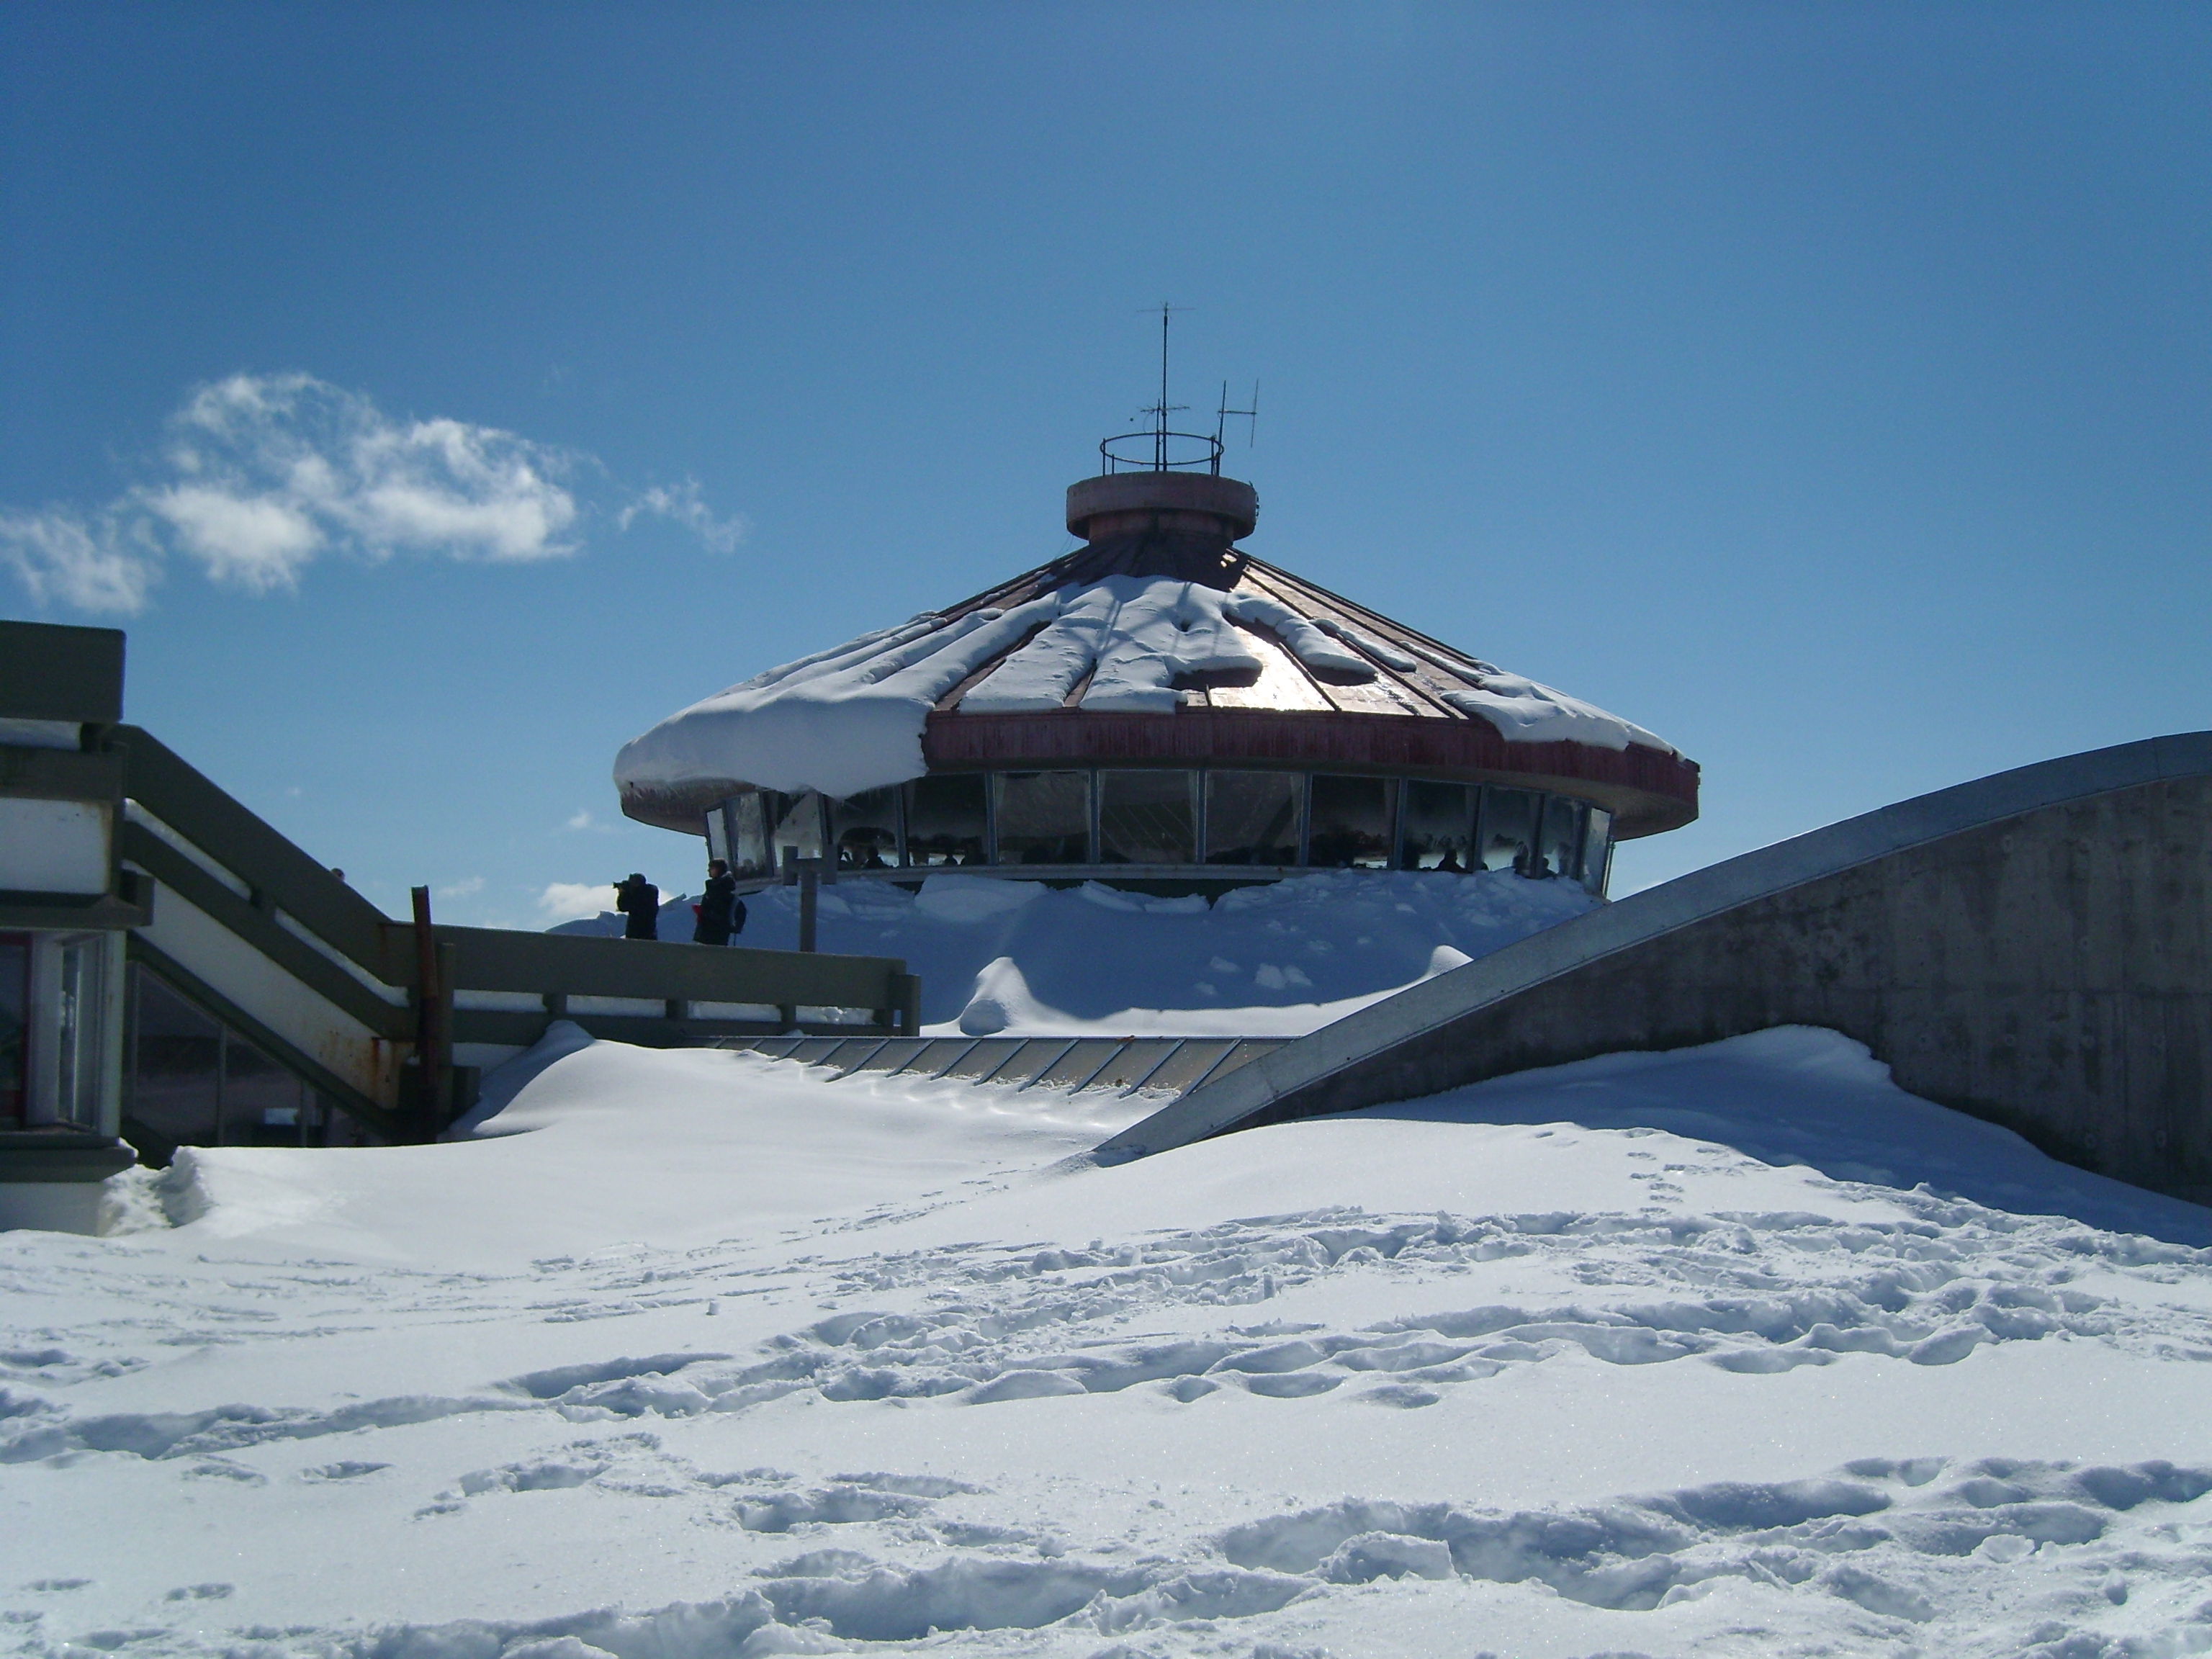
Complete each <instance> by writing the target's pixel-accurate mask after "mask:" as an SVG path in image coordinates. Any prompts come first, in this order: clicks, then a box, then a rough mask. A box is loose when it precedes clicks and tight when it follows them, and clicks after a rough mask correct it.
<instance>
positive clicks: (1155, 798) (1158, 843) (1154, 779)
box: [1098, 769, 1198, 864]
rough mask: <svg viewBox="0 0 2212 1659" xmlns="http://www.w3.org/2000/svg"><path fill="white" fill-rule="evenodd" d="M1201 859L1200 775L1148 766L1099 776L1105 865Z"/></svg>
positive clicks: (1101, 852)
mask: <svg viewBox="0 0 2212 1659" xmlns="http://www.w3.org/2000/svg"><path fill="white" fill-rule="evenodd" d="M1197 860H1198V775H1197V774H1195V773H1193V772H1170V771H1161V770H1158V769H1148V770H1145V771H1127V772H1101V773H1100V774H1099V775H1098V861H1099V862H1100V863H1101V864H1194V863H1195V862H1197Z"/></svg>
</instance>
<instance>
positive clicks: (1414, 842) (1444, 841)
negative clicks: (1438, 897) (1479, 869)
mask: <svg viewBox="0 0 2212 1659" xmlns="http://www.w3.org/2000/svg"><path fill="white" fill-rule="evenodd" d="M1474 805H1475V790H1474V785H1472V784H1466V783H1431V782H1429V781H1425V780H1423V779H1419V778H1416V779H1413V780H1412V781H1409V782H1407V785H1406V805H1405V817H1406V824H1405V831H1404V836H1403V840H1402V842H1401V852H1400V858H1399V863H1400V866H1401V867H1402V868H1404V869H1407V870H1442V871H1446V872H1452V873H1455V874H1464V873H1466V872H1467V871H1468V868H1469V867H1470V866H1472V865H1473V864H1474Z"/></svg>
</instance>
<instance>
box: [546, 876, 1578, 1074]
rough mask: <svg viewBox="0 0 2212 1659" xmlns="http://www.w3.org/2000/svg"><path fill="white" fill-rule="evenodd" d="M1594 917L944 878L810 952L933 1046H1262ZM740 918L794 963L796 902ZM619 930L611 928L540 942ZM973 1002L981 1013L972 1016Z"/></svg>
mask: <svg viewBox="0 0 2212 1659" xmlns="http://www.w3.org/2000/svg"><path fill="white" fill-rule="evenodd" d="M1595 902H1596V901H1595V900H1594V899H1593V898H1591V897H1590V896H1589V894H1587V893H1585V892H1584V891H1583V890H1582V889H1581V888H1580V887H1578V886H1577V885H1576V884H1574V883H1573V882H1571V881H1529V880H1525V879H1523V878H1522V877H1519V876H1516V875H1515V874H1513V873H1512V872H1510V871H1505V870H1499V871H1492V872H1489V873H1487V874H1484V875H1479V876H1457V875H1442V874H1438V873H1437V872H1433V871H1431V872H1411V871H1395V872H1393V871H1377V870H1332V871H1323V872H1316V873H1314V874H1312V875H1310V876H1300V877H1296V878H1292V879H1291V880H1288V881H1281V882H1276V883H1273V884H1269V885H1266V886H1255V887H1243V888H1238V889H1237V890H1233V891H1231V892H1229V893H1226V894H1225V895H1223V896H1221V897H1220V898H1218V900H1216V901H1215V902H1213V903H1212V905H1211V906H1209V905H1208V904H1207V903H1206V900H1205V899H1204V898H1202V897H1198V896H1190V897H1185V898H1147V897H1145V896H1141V895H1139V894H1135V893H1126V892H1122V891H1121V890H1118V889H1115V888H1110V887H1106V886H1103V885H1101V884H1098V883H1097V882H1086V883H1085V884H1083V885H1082V886H1080V887H1074V888H1066V889H1055V888H1050V887H1047V886H1046V885H1044V884H1042V882H1032V881H1015V880H1002V879H999V878H993V877H988V876H963V875H941V876H932V877H930V878H928V879H927V881H926V882H924V883H923V884H922V885H921V891H920V892H919V893H908V891H907V890H905V889H904V888H902V887H896V886H893V885H891V884H888V883H885V882H880V881H853V880H848V881H843V882H840V883H838V884H836V885H835V886H833V887H827V888H824V889H823V890H822V896H821V900H820V911H819V917H820V920H819V924H818V925H819V928H820V940H819V942H820V945H821V948H822V949H823V950H824V951H842V952H845V953H847V954H849V955H854V956H881V957H902V958H904V959H905V962H906V964H907V967H908V969H909V970H911V971H912V972H914V973H917V974H919V975H921V986H922V1018H923V1021H924V1022H925V1024H927V1025H934V1026H937V1027H939V1029H941V1030H944V1031H946V1032H950V1031H952V1030H963V1029H964V1030H967V1031H968V1032H969V1035H971V1036H981V1035H986V1034H987V1033H988V1032H993V1031H1007V1032H1013V1033H1024V1034H1026V1033H1038V1034H1050V1033H1055V1032H1067V1033H1073V1032H1077V1031H1086V1030H1099V1031H1106V1032H1109V1033H1111V1034H1113V1035H1115V1036H1146V1035H1163V1036H1212V1035H1215V1034H1222V1033H1225V1034H1230V1035H1234V1036H1276V1035H1296V1034H1300V1033H1304V1032H1306V1031H1310V1030H1316V1028H1318V1027H1320V1026H1322V1025H1326V1024H1328V1023H1329V1022H1330V1021H1332V1020H1334V1019H1340V1018H1343V1017H1344V1016H1345V1015H1346V1014H1348V1013H1350V1012H1352V1010H1354V1009H1355V1008H1359V1007H1364V1006H1365V1005H1366V1004H1368V1003H1370V1002H1374V1001H1376V1000H1379V999H1380V998H1382V997H1383V996H1387V995H1388V994H1390V993H1391V992H1393V991H1396V990H1401V989H1403V988H1404V987H1406V986H1407V985H1410V984H1412V983H1413V981H1416V980H1419V979H1420V978H1422V977H1424V976H1425V975H1428V974H1431V973H1434V972H1437V971H1440V970H1441V969H1444V968H1449V967H1456V966H1457V965H1458V964H1459V963H1462V962H1464V961H1467V960H1468V959H1469V958H1471V957H1480V956H1485V955H1487V954H1488V953H1489V952H1490V951H1495V950H1498V949H1499V948H1500V947H1502V946H1504V945H1510V944H1512V943H1513V942H1514V941H1515V940H1516V939H1525V938H1527V937H1528V935H1529V934H1531V933H1536V932H1538V931H1539V930H1541V929H1542V928H1545V927H1552V926H1553V925H1554V924H1556V923H1559V922H1562V921H1567V920H1569V919H1570V918H1571V917H1574V916H1578V915H1582V914H1583V911H1585V910H1587V909H1589V908H1591V906H1592V905H1594V904H1595ZM690 906H691V901H690V899H689V898H679V899H671V901H669V902H668V903H667V904H666V905H665V906H664V907H663V908H662V909H661V921H660V930H661V937H662V938H663V939H690V937H691V928H692V924H693V921H694V920H695V918H694V917H693V915H692V914H691V908H690ZM745 908H746V921H745V930H744V933H743V934H742V935H741V936H740V937H739V939H738V941H737V942H738V944H740V945H757V946H761V947H763V948H767V949H771V950H781V951H789V950H793V949H795V948H796V947H797V945H798V943H799V896H798V890H797V889H796V888H790V887H771V888H769V889H768V890H766V891H764V892H760V893H755V894H751V895H750V896H747V898H746V900H745ZM622 929H623V918H622V917H620V916H618V915H615V914H614V913H613V912H611V911H609V912H607V913H605V914H604V915H600V916H599V917H598V918H597V919H596V920H592V921H576V922H568V923H564V924H563V925H562V927H559V928H557V929H556V930H555V931H556V932H562V933H621V932H622ZM1439 951H1442V952H1443V955H1442V956H1441V957H1440V956H1439V955H1438V954H1437V953H1438V952H1439ZM979 1002H983V1003H987V1004H988V1005H989V1006H990V1010H991V1012H989V1013H987V1014H986V1013H985V1012H983V1010H981V1009H980V1008H978V1009H977V1010H976V1012H975V1013H974V1014H972V1015H971V1014H969V1009H970V1008H971V1007H972V1006H975V1005H976V1004H977V1003H979ZM963 1016H964V1017H965V1018H963Z"/></svg>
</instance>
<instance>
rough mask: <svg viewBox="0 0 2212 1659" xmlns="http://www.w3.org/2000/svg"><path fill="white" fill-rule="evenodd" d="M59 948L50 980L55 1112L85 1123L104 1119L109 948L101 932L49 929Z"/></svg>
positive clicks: (74, 1122) (90, 1126) (54, 945)
mask: <svg viewBox="0 0 2212 1659" xmlns="http://www.w3.org/2000/svg"><path fill="white" fill-rule="evenodd" d="M48 938H49V941H50V946H49V948H51V949H52V951H53V952H54V966H53V974H52V980H51V981H50V983H51V984H52V987H53V997H54V1011H53V1019H52V1023H51V1024H48V1025H47V1026H46V1030H47V1032H48V1033H49V1035H50V1036H51V1040H52V1042H53V1045H54V1060H53V1066H52V1079H51V1080H52V1085H53V1091H54V1095H53V1102H52V1108H53V1116H54V1121H56V1122H58V1123H68V1124H72V1125H74V1126H76V1127H78V1128H81V1129H93V1128H97V1127H99V1124H100V1046H101V1036H102V1027H103V1026H104V1025H105V1024H106V1021H105V1020H104V1019H103V1018H101V1016H102V1014H103V1013H104V1012H105V1006H106V974H105V972H103V969H104V967H105V959H106V948H105V942H104V941H103V940H101V939H98V938H94V937H91V936H88V935H82V934H80V935H78V936H77V937H76V938H74V939H71V938H55V937H53V936H52V935H49V936H48Z"/></svg>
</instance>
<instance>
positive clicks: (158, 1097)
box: [125, 969, 222, 1159]
mask: <svg viewBox="0 0 2212 1659" xmlns="http://www.w3.org/2000/svg"><path fill="white" fill-rule="evenodd" d="M131 979H132V981H134V982H135V985H136V997H137V1021H136V1024H137V1041H136V1042H133V1043H132V1045H131V1079H130V1085H131V1086H130V1092H129V1103H128V1107H127V1111H126V1117H125V1128H126V1129H128V1130H129V1131H130V1133H131V1139H132V1141H134V1142H135V1143H136V1144H137V1146H138V1148H139V1150H140V1151H142V1152H146V1153H148V1154H149V1156H151V1157H153V1158H156V1159H166V1158H167V1156H168V1154H169V1152H171V1151H172V1150H173V1149H174V1148H176V1147H178V1146H189V1145H197V1146H213V1145H214V1144H215V1141H216V1135H217V1134H218V1133H219V1132H220V1130H221V1128H222V1026H220V1025H218V1024H216V1022H215V1021H214V1020H212V1019H210V1018H208V1016H207V1015H205V1014H204V1013H202V1012H200V1011H199V1010H198V1009H197V1008H195V1007H193V1006H191V1004H190V1003H189V1002H186V1001H185V1000H184V999H183V998H182V997H180V996H179V995H178V994H176V993H175V992H174V991H172V990H171V989H170V988H169V987H167V986H166V985H164V984H163V983H162V982H161V981H160V980H158V979H155V977H154V976H153V975H151V974H149V973H147V972H145V971H144V970H143V969H139V970H137V971H135V972H133V973H132V975H131Z"/></svg>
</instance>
